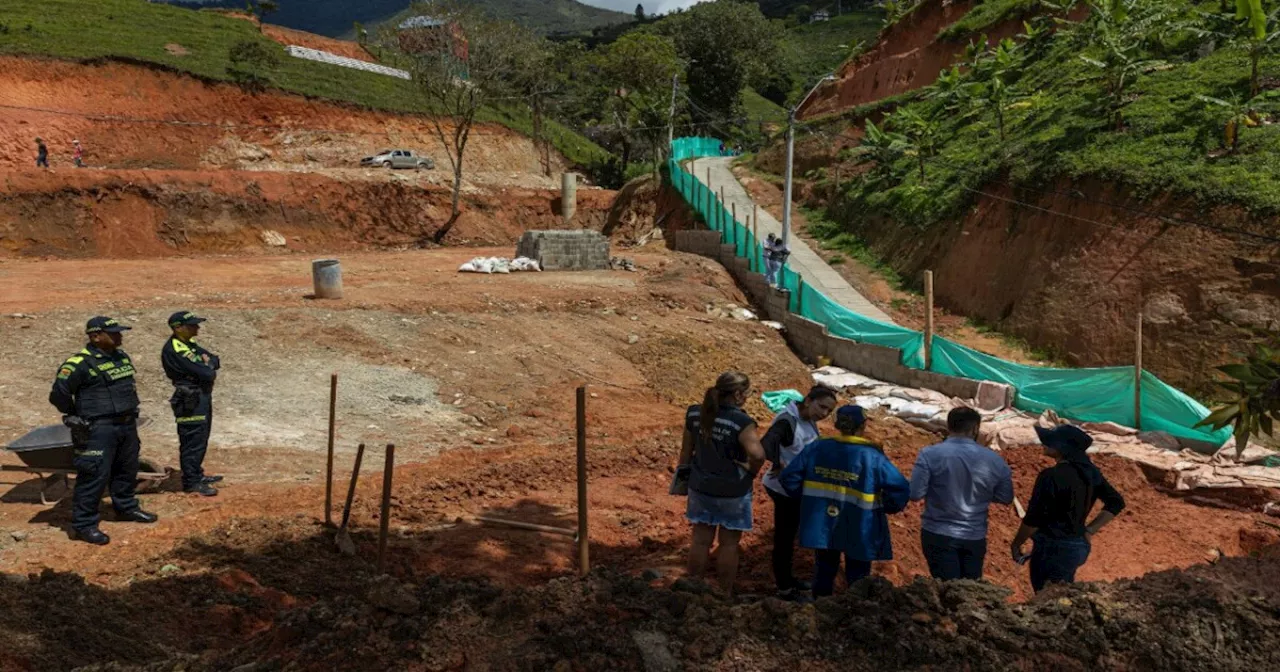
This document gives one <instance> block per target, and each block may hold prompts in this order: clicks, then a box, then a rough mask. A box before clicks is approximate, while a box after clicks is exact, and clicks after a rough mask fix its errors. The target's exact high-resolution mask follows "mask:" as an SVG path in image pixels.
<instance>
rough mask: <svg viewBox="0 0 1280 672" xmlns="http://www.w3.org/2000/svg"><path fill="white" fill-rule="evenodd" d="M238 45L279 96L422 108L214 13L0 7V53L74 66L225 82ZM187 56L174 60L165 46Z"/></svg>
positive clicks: (138, 6)
mask: <svg viewBox="0 0 1280 672" xmlns="http://www.w3.org/2000/svg"><path fill="white" fill-rule="evenodd" d="M244 41H250V42H258V43H261V44H263V45H264V46H266V47H268V48H269V49H272V50H275V51H278V52H280V59H279V65H278V66H276V67H275V68H274V69H273V70H272V72H271V73H270V76H271V78H272V85H273V86H274V87H275V88H279V89H281V90H283V91H287V92H290V93H296V94H301V95H304V96H312V97H316V98H324V99H328V100H332V101H336V102H340V103H348V104H352V105H357V106H361V107H368V108H374V109H381V110H389V111H394V112H422V111H424V110H425V109H426V105H425V103H424V101H423V100H422V99H421V97H420V95H419V94H418V92H417V90H416V89H415V88H414V86H413V85H412V84H411V83H410V82H407V81H403V80H399V79H395V78H392V77H386V76H383V75H375V74H373V73H368V72H362V71H359V70H352V69H349V68H341V67H337V66H333V65H327V64H324V63H316V62H313V61H306V60H302V59H297V58H290V57H288V56H286V55H284V53H283V48H282V47H281V46H280V45H279V44H277V43H275V42H273V41H271V40H269V39H267V38H266V37H264V36H262V35H260V34H259V33H258V31H257V29H256V28H255V27H254V26H253V24H251V23H249V22H247V21H243V20H240V19H234V18H229V17H227V16H224V15H221V14H219V13H216V12H193V11H191V10H188V9H183V8H179V7H173V6H169V5H164V4H154V3H149V2H146V1H145V0H94V1H93V2H92V3H85V2H82V1H81V0H4V2H0V54H19V55H38V56H53V57H57V58H67V59H75V60H88V59H96V58H121V59H128V60H131V61H138V62H143V63H152V64H156V65H160V66H164V67H167V68H171V69H174V70H177V71H180V72H186V73H190V74H192V75H195V76H198V77H202V78H205V79H211V80H220V81H226V80H228V79H229V77H228V75H227V65H228V64H229V59H228V51H229V50H230V48H231V47H232V46H233V45H235V44H237V43H239V42H244ZM170 43H173V44H179V45H181V46H182V47H183V48H184V49H185V50H186V51H187V52H188V53H187V54H185V55H181V56H179V55H175V54H172V53H170V52H169V51H167V50H166V49H165V45H166V44H170ZM484 120H486V121H493V122H497V123H501V124H503V125H506V126H509V127H511V128H512V129H514V130H517V131H520V132H524V133H530V132H531V131H532V124H531V123H530V120H529V118H528V114H527V112H525V111H524V110H495V109H491V110H485V111H484ZM550 126H551V128H550V129H549V134H550V136H551V138H552V140H553V142H554V143H555V145H556V147H557V149H559V150H560V151H561V153H563V154H564V155H565V156H566V157H567V158H568V159H569V160H570V161H573V162H574V163H577V164H579V165H590V164H593V163H596V162H599V161H601V160H603V159H604V158H605V157H606V156H607V155H606V153H605V152H604V150H602V149H600V148H599V147H598V146H596V145H595V144H594V143H592V142H590V141H589V140H587V139H586V138H583V137H582V136H580V135H578V134H576V133H574V132H572V131H570V130H568V129H566V128H564V127H563V126H560V125H558V124H551V125H550Z"/></svg>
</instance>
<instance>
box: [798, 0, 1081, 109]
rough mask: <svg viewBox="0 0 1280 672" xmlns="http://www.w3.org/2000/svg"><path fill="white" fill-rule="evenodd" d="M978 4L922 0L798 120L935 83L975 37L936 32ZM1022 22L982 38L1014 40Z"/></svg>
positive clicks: (824, 88)
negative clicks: (941, 35)
mask: <svg viewBox="0 0 1280 672" xmlns="http://www.w3.org/2000/svg"><path fill="white" fill-rule="evenodd" d="M978 4H980V2H979V1H975V0H966V1H960V0H954V1H953V0H923V3H922V4H921V6H919V7H917V8H916V9H914V10H912V11H911V13H910V14H907V15H906V16H905V17H903V18H902V19H901V20H899V21H898V22H897V23H895V24H894V25H893V26H891V27H890V28H889V29H888V30H886V31H884V32H882V33H881V34H880V39H879V41H878V42H876V44H875V46H874V47H872V48H871V49H870V50H868V51H866V52H865V53H863V54H862V55H861V56H859V57H857V58H855V59H853V60H851V61H846V62H845V63H844V65H842V66H841V67H840V71H839V72H838V73H836V78H837V81H836V82H834V83H830V84H824V85H823V86H822V88H821V89H819V90H818V92H817V93H815V94H814V95H813V97H812V98H810V99H809V101H808V102H807V103H806V104H805V106H804V107H802V108H801V109H800V112H799V116H800V117H801V118H806V117H814V116H819V115H825V114H831V113H834V112H840V111H841V110H846V109H848V108H850V107H855V106H858V105H864V104H866V103H872V102H875V101H877V100H882V99H884V98H888V97H890V96H896V95H898V94H900V93H906V92H908V91H914V90H916V89H919V88H923V87H926V86H929V85H930V84H933V82H934V81H935V80H937V78H938V73H939V72H940V71H942V70H944V69H946V68H950V67H951V66H952V65H953V64H954V63H955V62H956V60H957V57H958V56H959V55H960V54H962V53H963V52H964V49H965V47H966V46H967V45H968V42H969V40H970V39H972V38H974V37H977V36H964V37H959V38H954V39H950V40H944V39H941V38H939V37H938V33H939V32H940V31H942V30H943V29H945V28H947V27H948V26H950V25H951V24H953V23H955V22H956V21H957V20H959V19H960V18H961V17H963V16H964V15H965V14H967V13H968V12H969V10H970V9H973V7H974V6H975V5H978ZM1087 11H1088V9H1087V7H1086V8H1080V7H1077V8H1076V9H1074V10H1072V12H1071V15H1072V17H1073V18H1077V19H1078V18H1080V17H1082V16H1084V15H1085V14H1086V13H1087ZM1023 20H1024V18H1023V17H1015V18H1013V19H1009V20H1007V21H1004V22H1002V23H999V24H996V25H993V26H988V27H986V28H984V29H983V30H982V34H984V35H986V36H987V38H988V40H989V41H991V42H999V41H1000V40H1002V39H1004V38H1006V37H1013V36H1015V35H1018V34H1019V33H1020V32H1021V31H1022V30H1023V25H1022V22H1023Z"/></svg>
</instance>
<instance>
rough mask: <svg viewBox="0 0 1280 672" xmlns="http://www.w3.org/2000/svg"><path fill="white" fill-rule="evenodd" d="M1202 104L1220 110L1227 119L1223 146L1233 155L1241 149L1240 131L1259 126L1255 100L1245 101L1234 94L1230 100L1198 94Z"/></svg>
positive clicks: (1197, 96)
mask: <svg viewBox="0 0 1280 672" xmlns="http://www.w3.org/2000/svg"><path fill="white" fill-rule="evenodd" d="M1196 98H1197V99H1199V100H1200V101H1201V102H1203V103H1205V104H1207V105H1211V106H1213V107H1216V108H1219V109H1221V110H1222V111H1223V113H1224V116H1225V117H1226V123H1225V126H1224V130H1223V138H1222V145H1223V146H1224V147H1226V148H1227V151H1229V152H1231V153H1232V154H1234V153H1235V151H1236V150H1237V149H1239V147H1240V130H1241V128H1243V127H1246V126H1257V125H1258V119H1257V113H1256V112H1254V110H1253V100H1252V99H1250V100H1243V99H1242V98H1240V96H1239V94H1233V95H1232V96H1231V99H1230V100H1223V99H1221V98H1214V97H1212V96H1205V95H1202V94H1196Z"/></svg>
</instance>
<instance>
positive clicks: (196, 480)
mask: <svg viewBox="0 0 1280 672" xmlns="http://www.w3.org/2000/svg"><path fill="white" fill-rule="evenodd" d="M199 394H200V397H199V402H198V403H196V404H195V406H194V408H191V407H186V408H180V407H179V406H178V403H177V402H176V401H175V400H176V399H177V395H175V399H174V400H170V404H171V405H172V406H173V411H174V419H175V420H176V421H177V424H178V466H179V467H181V468H182V488H183V489H184V490H190V489H191V488H194V487H195V486H197V485H199V484H200V481H201V480H202V479H203V478H204V455H205V453H206V452H208V451H209V434H210V433H211V432H212V430H213V395H212V394H210V393H208V392H203V391H201V392H200V393H199ZM188 408H191V410H190V411H189V412H186V413H185V414H182V415H179V413H182V412H184V411H187V410H188Z"/></svg>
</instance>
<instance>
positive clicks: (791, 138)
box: [782, 74, 836, 245]
mask: <svg viewBox="0 0 1280 672" xmlns="http://www.w3.org/2000/svg"><path fill="white" fill-rule="evenodd" d="M835 79H836V77H835V75H831V74H829V75H827V76H826V77H823V78H822V79H819V80H818V83H817V84H814V85H813V88H812V89H809V93H806V94H804V98H801V99H800V102H799V103H796V106H795V107H793V108H791V111H790V112H788V113H787V175H786V181H785V182H784V184H783V187H782V244H783V245H786V244H787V243H788V241H790V239H791V169H792V166H793V164H794V161H795V153H796V112H798V111H799V110H800V108H802V107H804V104H805V102H807V101H808V100H809V96H812V95H813V92H814V91H817V90H818V87H820V86H822V85H823V84H825V83H827V82H834V81H835Z"/></svg>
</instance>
